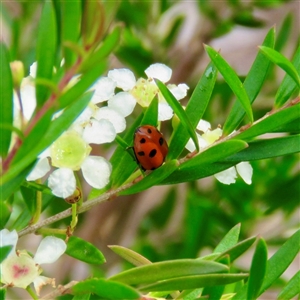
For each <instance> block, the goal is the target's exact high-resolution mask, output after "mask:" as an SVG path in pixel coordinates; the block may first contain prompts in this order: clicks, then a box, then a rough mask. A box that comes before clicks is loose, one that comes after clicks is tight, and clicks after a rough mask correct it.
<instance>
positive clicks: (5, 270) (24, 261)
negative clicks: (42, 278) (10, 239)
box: [1, 251, 39, 289]
mask: <svg viewBox="0 0 300 300" xmlns="http://www.w3.org/2000/svg"><path fill="white" fill-rule="evenodd" d="M37 276H39V267H38V266H37V265H36V263H35V261H34V260H33V259H32V257H31V256H30V255H29V254H28V253H27V252H26V251H25V252H24V251H20V252H19V254H18V256H17V255H10V256H9V257H7V258H6V259H5V260H4V261H3V262H2V264H1V282H2V283H4V284H8V285H11V286H15V287H19V288H23V289H25V288H26V287H27V286H28V285H29V284H30V283H31V282H32V281H33V280H34V279H35V278H36V277H37Z"/></svg>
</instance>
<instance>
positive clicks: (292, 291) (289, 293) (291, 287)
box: [277, 271, 300, 300]
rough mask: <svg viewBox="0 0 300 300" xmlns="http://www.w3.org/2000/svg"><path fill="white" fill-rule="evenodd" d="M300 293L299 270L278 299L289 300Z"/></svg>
mask: <svg viewBox="0 0 300 300" xmlns="http://www.w3.org/2000/svg"><path fill="white" fill-rule="evenodd" d="M299 294H300V271H298V272H297V273H296V274H295V275H294V276H293V277H292V278H291V279H290V280H289V282H288V283H287V285H286V286H285V287H284V288H283V289H282V291H281V292H280V293H279V295H278V296H277V299H278V300H287V299H291V298H293V297H296V296H297V295H299Z"/></svg>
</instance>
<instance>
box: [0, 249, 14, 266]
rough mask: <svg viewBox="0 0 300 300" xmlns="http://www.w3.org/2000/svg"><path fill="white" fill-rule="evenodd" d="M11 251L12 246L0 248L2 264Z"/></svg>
mask: <svg viewBox="0 0 300 300" xmlns="http://www.w3.org/2000/svg"><path fill="white" fill-rule="evenodd" d="M11 249H12V246H11V245H7V246H3V247H1V248H0V263H2V261H3V260H4V259H5V258H6V257H7V255H8V254H9V252H10V251H11Z"/></svg>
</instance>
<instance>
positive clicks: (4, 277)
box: [0, 229, 67, 295]
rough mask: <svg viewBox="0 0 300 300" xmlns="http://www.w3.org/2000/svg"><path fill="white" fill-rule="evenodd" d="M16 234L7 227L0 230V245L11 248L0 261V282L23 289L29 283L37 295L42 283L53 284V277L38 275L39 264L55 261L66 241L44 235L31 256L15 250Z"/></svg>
mask: <svg viewBox="0 0 300 300" xmlns="http://www.w3.org/2000/svg"><path fill="white" fill-rule="evenodd" d="M17 241H18V234H17V232H16V231H15V230H13V231H12V232H9V231H8V230H7V229H3V230H1V231H0V247H3V246H4V245H12V246H13V248H12V250H11V251H10V253H9V254H8V256H7V257H6V258H5V259H4V260H3V261H2V263H1V282H2V283H3V284H6V285H8V286H10V287H19V288H23V289H25V288H26V287H27V286H28V285H30V284H31V283H34V287H35V289H36V291H37V294H38V295H39V292H40V289H41V286H42V285H45V284H52V285H54V279H51V278H47V277H44V276H40V274H41V273H42V269H41V267H40V265H41V264H49V263H53V262H55V261H56V260H57V259H58V258H59V257H60V256H61V255H62V254H63V253H64V252H65V251H66V248H67V245H66V243H65V242H64V241H63V240H62V239H59V238H56V237H52V236H48V237H45V238H44V239H43V240H42V241H41V243H40V245H39V247H38V249H37V252H36V254H35V256H34V257H33V258H32V257H31V256H30V255H29V254H28V253H27V251H26V250H22V251H17V252H16V251H15V249H16V245H17Z"/></svg>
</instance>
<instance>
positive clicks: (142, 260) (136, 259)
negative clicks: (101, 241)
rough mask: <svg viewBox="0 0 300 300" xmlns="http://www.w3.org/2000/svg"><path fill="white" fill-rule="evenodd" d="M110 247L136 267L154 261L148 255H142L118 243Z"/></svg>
mask: <svg viewBox="0 0 300 300" xmlns="http://www.w3.org/2000/svg"><path fill="white" fill-rule="evenodd" d="M108 247H109V248H110V249H111V250H112V251H114V252H115V253H116V254H118V255H119V256H121V257H122V258H124V259H125V260H127V261H128V262H130V263H131V264H133V265H134V266H136V267H139V266H144V265H149V264H151V263H152V262H151V261H150V260H148V259H147V258H146V257H144V256H142V255H141V254H139V253H137V252H135V251H133V250H131V249H128V248H125V247H122V246H117V245H111V246H108Z"/></svg>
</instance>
